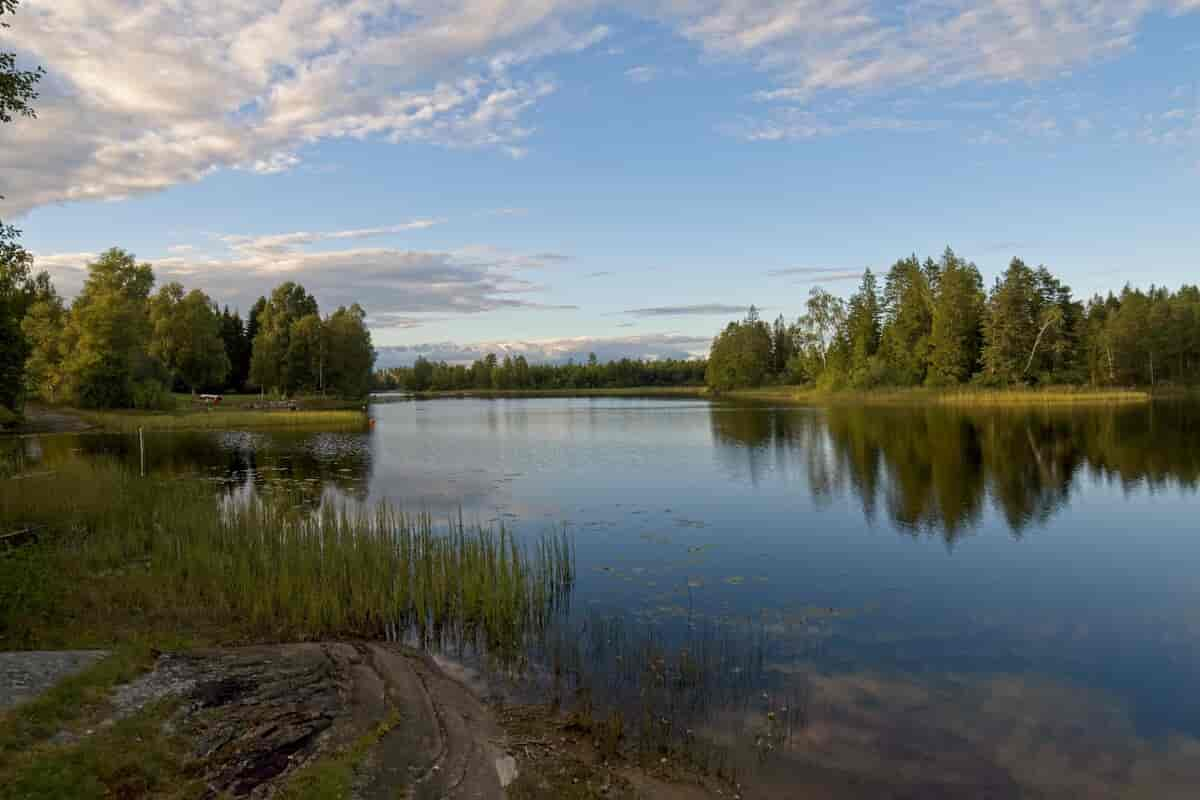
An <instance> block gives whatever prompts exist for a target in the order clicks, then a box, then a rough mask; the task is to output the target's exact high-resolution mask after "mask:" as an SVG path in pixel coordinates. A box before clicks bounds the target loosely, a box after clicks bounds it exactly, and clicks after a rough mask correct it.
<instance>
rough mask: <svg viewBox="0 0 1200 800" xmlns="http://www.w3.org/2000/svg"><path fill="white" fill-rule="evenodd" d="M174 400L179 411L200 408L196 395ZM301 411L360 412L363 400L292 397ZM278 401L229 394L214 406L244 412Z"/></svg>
mask: <svg viewBox="0 0 1200 800" xmlns="http://www.w3.org/2000/svg"><path fill="white" fill-rule="evenodd" d="M171 397H172V398H174V400H175V404H176V406H177V407H178V408H180V409H186V408H189V407H192V406H200V405H201V403H200V402H199V400H198V399H197V398H198V395H197V396H193V395H190V394H186V393H183V392H175V393H173V394H172V395H171ZM291 399H292V400H293V401H294V402H295V403H296V404H297V405H298V406H300V408H301V409H303V410H305V411H334V410H338V409H345V410H349V411H355V410H361V409H362V405H363V403H364V402H365V399H362V398H360V399H357V400H355V399H346V398H344V397H328V396H325V395H319V394H314V395H294V396H293V397H292V398H291ZM276 400H278V398H277V397H274V396H271V395H267V396H265V397H264V396H263V395H261V394H258V393H257V392H255V393H252V394H251V393H240V392H239V393H229V394H222V395H221V402H220V404H219V405H217V406H214V408H216V409H217V410H226V409H242V410H246V409H248V408H251V407H253V406H257V405H259V404H260V403H262V402H264V401H267V402H273V401H276Z"/></svg>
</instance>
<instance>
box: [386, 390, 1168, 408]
mask: <svg viewBox="0 0 1200 800" xmlns="http://www.w3.org/2000/svg"><path fill="white" fill-rule="evenodd" d="M1190 392H1191V390H1189V389H1158V390H1147V389H1136V388H1135V389H1101V388H1092V387H1074V386H1051V387H1046V388H1019V389H983V388H974V387H958V388H952V389H927V388H922V387H914V388H897V389H878V390H867V391H856V390H849V389H847V390H838V391H827V390H821V389H813V388H806V387H803V386H765V387H759V388H753V389H731V390H729V391H724V392H715V391H714V390H712V389H711V388H709V387H707V386H677V387H676V386H672V387H663V386H643V387H629V388H614V389H461V390H447V391H424V392H407V393H403V394H402V395H401V394H400V393H399V392H398V393H397V396H395V397H391V398H389V397H388V396H387V395H383V396H382V397H380V398H379V399H376V395H372V400H371V402H373V403H379V404H385V403H389V402H402V401H404V400H440V399H462V398H479V399H505V398H514V399H520V398H531V399H533V398H542V397H546V398H551V397H564V398H570V397H632V398H637V397H644V398H656V397H657V398H672V397H674V398H682V399H696V400H713V401H722V400H744V401H751V402H770V403H787V404H789V405H796V406H823V405H827V406H943V407H996V408H1003V407H1033V406H1062V405H1123V404H1138V403H1148V402H1151V401H1152V400H1157V399H1168V398H1172V397H1179V396H1185V395H1187V394H1189V393H1190Z"/></svg>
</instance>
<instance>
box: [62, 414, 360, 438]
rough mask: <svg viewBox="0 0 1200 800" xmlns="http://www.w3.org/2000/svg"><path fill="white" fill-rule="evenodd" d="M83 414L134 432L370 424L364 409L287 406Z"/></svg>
mask: <svg viewBox="0 0 1200 800" xmlns="http://www.w3.org/2000/svg"><path fill="white" fill-rule="evenodd" d="M72 413H75V414H78V415H79V417H80V418H82V419H84V420H87V421H88V422H90V423H91V424H93V425H95V426H97V427H99V428H101V429H103V430H106V431H115V432H118V433H135V432H136V431H137V429H138V428H142V429H144V430H147V431H170V430H239V429H246V428H251V429H262V428H337V429H345V428H362V427H365V426H366V424H367V419H366V416H365V415H364V414H363V412H362V411H350V410H328V411H314V410H297V411H289V410H287V409H253V410H234V409H228V410H226V409H212V410H209V409H194V410H193V409H189V410H187V411H125V410H120V411H117V410H109V411H83V410H74V409H73V410H72Z"/></svg>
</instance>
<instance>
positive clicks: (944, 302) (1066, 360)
mask: <svg viewBox="0 0 1200 800" xmlns="http://www.w3.org/2000/svg"><path fill="white" fill-rule="evenodd" d="M705 378H706V382H707V383H708V385H709V386H711V387H713V388H714V389H717V390H727V389H738V388H747V387H756V386H763V385H769V384H793V385H812V386H815V387H816V388H818V389H825V390H838V389H858V390H867V389H873V388H882V387H908V386H930V387H953V386H960V385H965V384H977V385H982V386H992V387H1018V386H1032V385H1043V386H1045V385H1060V384H1076V385H1084V384H1086V385H1091V386H1134V385H1136V386H1149V387H1159V386H1164V385H1190V384H1194V383H1196V382H1197V380H1198V379H1200V289H1198V288H1197V287H1196V286H1186V285H1185V286H1183V287H1181V288H1180V289H1179V290H1178V291H1175V292H1172V291H1170V290H1168V289H1167V288H1164V287H1156V286H1151V287H1150V288H1149V289H1148V290H1141V289H1134V288H1132V287H1131V286H1128V285H1127V286H1126V287H1125V288H1124V289H1122V290H1121V292H1120V293H1119V294H1113V293H1109V294H1108V295H1106V296H1099V295H1097V296H1094V297H1092V298H1089V299H1088V300H1087V301H1080V300H1077V299H1075V297H1074V296H1073V295H1072V293H1071V288H1070V287H1069V286H1067V285H1065V284H1064V283H1063V282H1062V281H1061V280H1059V279H1058V278H1057V277H1055V276H1054V274H1053V273H1051V272H1050V270H1048V269H1047V268H1046V267H1044V266H1041V267H1038V268H1036V269H1034V268H1031V267H1029V266H1027V265H1026V264H1025V262H1023V261H1022V260H1021V259H1019V258H1014V259H1013V260H1012V262H1011V263H1010V264H1009V266H1008V268H1007V269H1006V270H1005V271H1004V273H1003V274H1002V275H1001V276H999V277H998V278H997V279H996V281H995V283H994V284H993V285H992V287H991V289H990V290H988V291H985V289H984V284H983V279H982V277H981V275H980V273H979V269H978V268H977V267H976V266H975V264H973V263H971V262H969V261H966V260H964V259H962V258H960V257H959V256H958V255H956V254H955V253H954V251H953V250H951V249H949V248H947V249H946V251H945V252H944V253H943V254H942V257H941V258H940V259H938V260H937V261H934V260H933V259H931V258H927V259H926V260H925V261H924V262H921V261H920V260H919V259H918V258H917V257H916V256H911V257H909V258H905V259H902V260H900V261H897V262H896V263H895V264H893V265H892V267H891V268H890V269H889V270H888V271H887V274H886V275H884V276H883V281H882V285H881V283H880V280H879V279H878V278H877V277H876V275H875V274H874V273H872V272H871V270H869V269H868V270H867V271H866V272H864V273H863V277H862V282H861V284H860V285H859V287H858V289H857V290H856V291H855V292H854V293H853V294H852V295H851V296H850V298H849V299H848V300H843V299H842V298H840V297H837V296H835V295H833V294H830V293H829V292H828V291H826V290H824V289H821V288H814V289H813V290H812V291H811V292H810V294H809V296H808V300H807V302H806V304H805V308H804V313H802V314H801V315H800V316H799V317H798V318H796V319H795V321H793V322H791V323H789V322H788V321H787V320H786V319H785V318H784V317H783V315H780V316H779V317H778V318H777V319H776V320H775V321H774V323H768V322H766V321H765V320H762V319H761V318H760V316H759V313H758V311H757V310H756V309H754V308H753V307H751V309H750V312H749V314H748V315H747V317H746V318H745V319H743V320H740V321H736V322H731V323H729V324H728V325H727V326H726V327H725V329H724V330H723V331H721V333H720V334H719V335H718V336H717V337H716V339H715V340H714V341H713V345H712V352H711V354H710V357H709V361H708V367H707V370H706V375H705Z"/></svg>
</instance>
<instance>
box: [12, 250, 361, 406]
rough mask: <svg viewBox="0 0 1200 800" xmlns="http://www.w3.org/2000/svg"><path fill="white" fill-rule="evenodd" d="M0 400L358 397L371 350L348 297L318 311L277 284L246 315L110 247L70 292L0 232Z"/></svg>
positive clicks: (157, 402) (109, 402)
mask: <svg viewBox="0 0 1200 800" xmlns="http://www.w3.org/2000/svg"><path fill="white" fill-rule="evenodd" d="M0 245H2V249H0V341H2V344H3V347H2V348H0V405H3V406H4V407H6V408H7V409H9V410H10V411H16V410H19V409H20V407H21V405H22V403H23V401H24V399H25V398H26V397H35V398H37V399H40V400H43V401H45V402H49V403H62V404H67V405H73V406H78V407H80V408H147V409H157V408H168V407H170V406H171V405H172V403H173V398H172V395H171V393H172V392H173V391H184V392H187V391H190V392H193V393H194V392H197V391H213V392H220V391H225V390H235V391H245V390H262V391H264V392H270V393H271V394H273V395H280V396H291V395H294V394H296V393H311V392H320V393H331V394H335V395H338V396H342V397H361V396H362V395H364V394H366V392H367V391H368V389H369V385H370V375H371V369H372V367H373V365H374V362H375V351H374V348H373V346H372V344H371V333H370V331H369V330H368V329H367V326H366V314H365V312H364V311H363V310H362V308H361V307H359V306H358V305H357V304H355V305H351V306H350V307H349V308H345V307H340V308H338V309H337V310H336V311H334V312H333V313H332V314H330V315H328V316H325V317H322V316H321V313H320V309H319V308H318V306H317V301H316V300H315V299H314V298H313V297H312V295H310V294H308V292H307V291H305V289H304V287H303V286H300V285H299V284H296V283H292V282H290V281H289V282H287V283H284V284H281V285H280V286H278V287H276V288H275V290H274V291H272V292H271V295H270V297H262V298H259V300H258V302H256V303H255V304H254V306H253V307H252V308H251V309H250V313H249V316H248V318H247V319H246V321H245V322H243V321H242V318H241V316H240V314H239V313H238V312H236V311H234V312H232V313H231V312H230V311H229V308H228V306H226V307H225V308H224V309H223V310H222V309H219V308H218V307H217V304H216V303H215V302H213V300H212V299H211V298H210V297H209V296H208V295H207V294H205V293H204V292H203V291H201V290H200V289H192V290H191V291H185V289H184V287H183V286H182V285H181V284H179V283H177V282H171V283H167V284H164V285H163V286H161V287H159V289H158V290H157V291H154V271H153V269H152V268H151V266H150V265H149V264H145V263H140V262H138V261H137V260H136V259H135V258H134V256H133V255H131V254H130V253H127V252H126V251H124V250H120V249H117V248H113V249H111V250H108V251H107V252H105V253H103V254H102V255H101V256H100V257H99V258H98V259H97V260H95V261H94V262H92V263H90V264H89V265H88V275H87V279H86V280H85V282H84V284H83V288H82V290H81V291H80V293H79V295H78V296H77V297H76V298H75V300H74V302H72V303H70V304H68V303H66V302H65V301H64V300H63V298H62V297H61V296H60V295H59V294H58V292H57V291H56V290H55V287H54V284H53V283H52V282H51V280H50V276H49V275H48V274H47V273H45V272H41V273H39V274H37V275H33V274H32V269H31V267H32V258H31V257H30V256H29V255H28V253H26V252H25V251H24V250H22V249H21V248H20V247H19V246H18V245H17V244H16V242H15V236H14V234H13V233H12V232H11V229H9V231H7V232H5V234H4V237H3V240H2V241H0Z"/></svg>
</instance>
